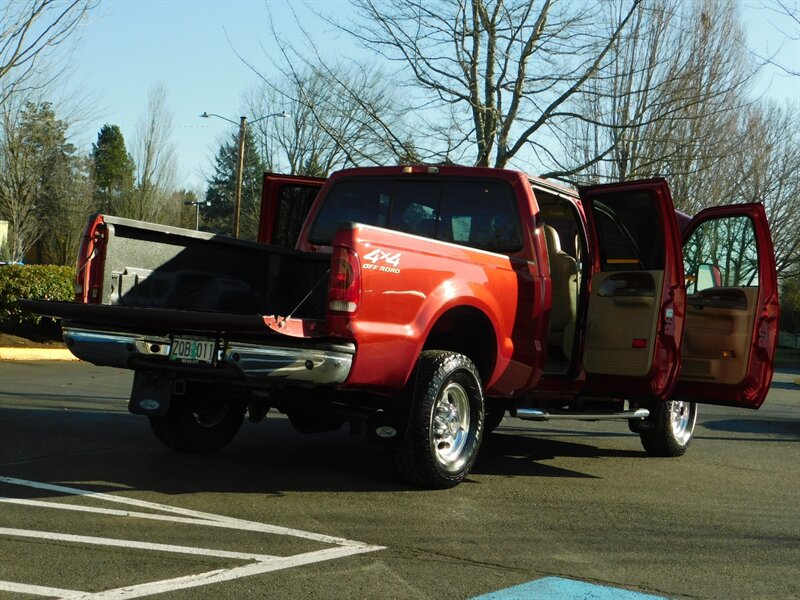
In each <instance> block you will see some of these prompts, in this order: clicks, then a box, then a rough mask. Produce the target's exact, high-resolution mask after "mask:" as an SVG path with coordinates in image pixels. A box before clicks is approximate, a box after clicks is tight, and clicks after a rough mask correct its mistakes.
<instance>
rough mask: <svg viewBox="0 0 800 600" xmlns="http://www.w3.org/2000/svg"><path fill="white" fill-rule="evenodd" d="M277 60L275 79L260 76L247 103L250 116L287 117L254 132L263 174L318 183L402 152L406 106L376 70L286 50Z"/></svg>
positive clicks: (263, 123)
mask: <svg viewBox="0 0 800 600" xmlns="http://www.w3.org/2000/svg"><path fill="white" fill-rule="evenodd" d="M282 57H283V59H284V60H283V62H282V63H277V62H275V63H274V65H275V66H276V67H277V68H278V69H279V71H280V72H281V77H280V79H277V80H276V79H267V78H266V77H264V76H261V75H259V76H260V77H261V78H262V85H261V87H260V89H259V90H257V91H256V92H255V93H252V94H251V95H250V97H249V98H248V100H247V104H248V111H249V112H250V113H251V114H253V115H255V116H258V115H266V114H272V113H276V112H282V113H285V114H287V115H288V117H287V118H285V119H280V118H276V119H264V120H262V121H260V122H259V123H257V124H255V126H254V129H255V135H256V139H257V141H258V143H259V147H260V149H261V151H262V160H263V161H264V162H265V164H266V165H267V167H268V168H270V169H271V170H277V169H278V168H280V169H281V170H283V169H284V166H286V167H288V170H289V172H291V173H293V174H304V175H318V176H324V175H327V174H328V173H330V172H331V171H332V170H334V169H336V168H342V167H345V166H348V165H349V166H355V165H359V164H380V163H385V162H386V161H387V160H391V159H394V157H396V156H398V155H402V154H403V153H404V152H405V151H406V145H407V143H408V142H407V141H405V142H404V141H401V139H400V138H399V137H398V135H399V133H398V132H402V131H404V129H403V122H404V119H403V106H404V104H403V103H402V102H401V101H400V99H399V98H398V94H397V92H396V91H395V90H394V89H392V87H391V86H390V84H389V83H388V82H387V81H386V79H385V77H384V76H383V74H382V73H381V72H380V71H379V70H377V69H375V68H370V67H367V66H363V65H356V64H355V63H335V64H329V63H328V62H327V61H323V60H321V59H320V57H315V58H313V59H309V60H306V59H303V58H302V57H300V56H299V55H296V54H295V53H294V51H293V50H291V49H288V48H286V47H284V54H283V55H282ZM298 65H300V66H298ZM254 70H255V69H254ZM389 124H391V126H390V125H389ZM406 140H407V138H406Z"/></svg>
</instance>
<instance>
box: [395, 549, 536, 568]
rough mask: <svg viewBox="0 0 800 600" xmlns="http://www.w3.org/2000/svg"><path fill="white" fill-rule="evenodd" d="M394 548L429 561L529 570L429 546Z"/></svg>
mask: <svg viewBox="0 0 800 600" xmlns="http://www.w3.org/2000/svg"><path fill="white" fill-rule="evenodd" d="M392 550H393V551H395V552H401V553H402V552H408V553H409V554H413V555H415V557H416V556H418V557H420V558H424V560H426V561H429V560H431V559H437V558H438V559H441V560H443V561H452V562H457V563H461V564H465V565H475V566H481V567H488V568H490V569H497V570H500V571H509V572H513V573H520V574H527V573H529V571H527V570H526V569H522V568H520V567H511V566H509V565H503V564H500V563H495V562H490V561H483V560H475V559H474V558H467V557H464V556H455V555H453V554H445V553H443V552H436V551H432V550H430V549H428V548H412V547H407V546H406V547H403V546H392Z"/></svg>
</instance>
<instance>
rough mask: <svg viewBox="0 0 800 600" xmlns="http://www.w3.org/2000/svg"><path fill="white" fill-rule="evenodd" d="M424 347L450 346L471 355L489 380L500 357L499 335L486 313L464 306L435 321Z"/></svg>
mask: <svg viewBox="0 0 800 600" xmlns="http://www.w3.org/2000/svg"><path fill="white" fill-rule="evenodd" d="M423 350H450V351H452V352H458V353H459V354H464V355H465V356H468V357H469V358H470V360H472V362H473V363H475V367H476V368H477V369H478V373H480V376H481V380H482V381H483V382H486V381H488V380H489V377H491V376H492V371H494V365H495V362H496V360H497V339H496V337H495V333H494V327H492V323H491V321H489V318H488V317H487V316H486V315H485V314H483V313H482V312H481V311H480V310H478V309H477V308H472V307H470V306H461V307H458V308H454V309H451V310H449V311H447V312H446V313H445V314H443V315H442V316H441V317H440V318H439V320H438V321H436V324H435V325H434V326H433V329H431V332H430V334H428V339H427V340H425V346H424V347H423Z"/></svg>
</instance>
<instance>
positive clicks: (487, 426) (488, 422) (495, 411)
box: [483, 403, 506, 434]
mask: <svg viewBox="0 0 800 600" xmlns="http://www.w3.org/2000/svg"><path fill="white" fill-rule="evenodd" d="M505 416H506V409H505V407H503V406H500V405H498V404H497V403H495V404H489V403H486V408H485V409H484V414H483V432H484V434H489V433H492V432H493V431H494V430H495V429H497V428H498V427H499V426H500V423H502V422H503V417H505Z"/></svg>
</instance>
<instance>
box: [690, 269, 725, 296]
mask: <svg viewBox="0 0 800 600" xmlns="http://www.w3.org/2000/svg"><path fill="white" fill-rule="evenodd" d="M720 286H722V272H721V271H720V270H719V267H718V266H716V265H709V264H702V265H700V266H699V267H697V288H696V291H698V292H699V291H701V290H705V289H707V288H711V287H720Z"/></svg>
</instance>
